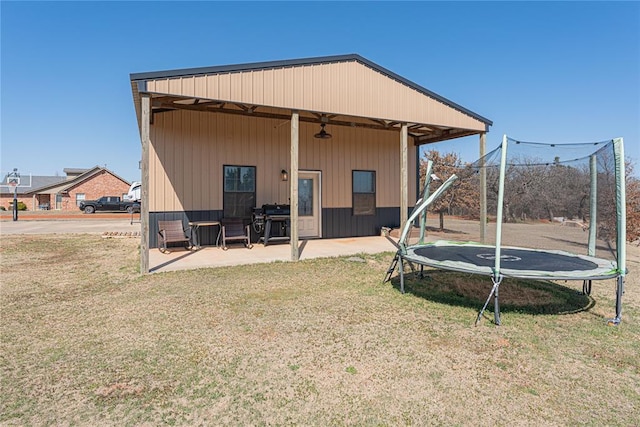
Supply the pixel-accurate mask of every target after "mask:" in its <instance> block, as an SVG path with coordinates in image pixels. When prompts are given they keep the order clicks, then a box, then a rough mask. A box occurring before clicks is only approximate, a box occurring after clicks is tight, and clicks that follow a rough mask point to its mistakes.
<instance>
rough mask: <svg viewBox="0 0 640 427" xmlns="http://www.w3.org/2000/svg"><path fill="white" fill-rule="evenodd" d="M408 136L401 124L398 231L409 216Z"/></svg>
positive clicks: (403, 125) (405, 128) (405, 127)
mask: <svg viewBox="0 0 640 427" xmlns="http://www.w3.org/2000/svg"><path fill="white" fill-rule="evenodd" d="M408 136H409V131H408V127H407V124H406V123H403V124H402V128H401V129H400V229H402V228H403V227H404V224H405V223H406V222H407V218H408V216H409V177H408V170H409V159H408V152H407V145H408V143H407V139H408Z"/></svg>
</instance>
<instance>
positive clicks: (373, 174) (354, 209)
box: [351, 169, 378, 216]
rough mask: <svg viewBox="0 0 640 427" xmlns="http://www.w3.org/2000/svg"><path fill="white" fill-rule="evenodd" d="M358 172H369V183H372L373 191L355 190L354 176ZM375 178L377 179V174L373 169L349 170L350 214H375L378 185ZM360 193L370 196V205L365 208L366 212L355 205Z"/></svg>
mask: <svg viewBox="0 0 640 427" xmlns="http://www.w3.org/2000/svg"><path fill="white" fill-rule="evenodd" d="M358 172H368V173H370V174H371V177H372V182H371V183H372V187H373V191H370V192H363V191H356V188H355V183H356V179H355V177H356V173H358ZM376 180H377V174H376V171H375V170H364V169H353V170H352V171H351V214H352V215H353V216H375V215H376V208H377V204H376V199H377V190H378V185H377V182H376ZM360 195H371V197H372V201H371V203H372V206H370V207H369V208H368V209H367V210H366V212H365V211H362V210H360V209H358V208H357V207H356V198H357V197H358V196H360Z"/></svg>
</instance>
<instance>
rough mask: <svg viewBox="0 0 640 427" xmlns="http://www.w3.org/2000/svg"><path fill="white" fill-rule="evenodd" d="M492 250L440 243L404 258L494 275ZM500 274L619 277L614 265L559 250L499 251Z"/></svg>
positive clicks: (418, 248) (412, 250) (418, 247)
mask: <svg viewBox="0 0 640 427" xmlns="http://www.w3.org/2000/svg"><path fill="white" fill-rule="evenodd" d="M495 250H496V249H495V247H494V246H490V245H482V244H477V243H473V242H466V243H462V242H450V241H446V240H439V241H436V242H432V243H427V244H423V245H414V246H409V247H407V250H406V253H405V254H404V256H403V258H405V259H407V260H410V261H412V262H416V263H418V264H422V265H429V266H431V267H435V268H440V269H445V270H454V271H461V272H467V273H472V274H486V275H493V273H494V271H493V270H494V267H495ZM500 274H501V275H503V276H506V277H518V278H544V279H566V280H587V279H596V280H597V279H607V278H613V277H617V276H619V272H618V270H617V268H616V263H615V262H613V261H609V260H605V259H601V258H595V257H589V256H585V255H576V254H573V253H571V252H565V251H558V250H540V249H528V248H517V247H502V249H501V251H500Z"/></svg>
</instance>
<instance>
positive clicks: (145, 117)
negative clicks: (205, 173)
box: [140, 94, 151, 274]
mask: <svg viewBox="0 0 640 427" xmlns="http://www.w3.org/2000/svg"><path fill="white" fill-rule="evenodd" d="M141 104H142V115H141V120H140V127H141V129H140V142H141V143H142V185H141V188H140V222H141V227H140V273H141V274H147V273H149V145H150V144H151V129H150V127H151V97H150V96H149V95H147V94H143V95H142V97H141Z"/></svg>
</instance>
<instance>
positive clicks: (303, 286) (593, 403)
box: [0, 235, 640, 426]
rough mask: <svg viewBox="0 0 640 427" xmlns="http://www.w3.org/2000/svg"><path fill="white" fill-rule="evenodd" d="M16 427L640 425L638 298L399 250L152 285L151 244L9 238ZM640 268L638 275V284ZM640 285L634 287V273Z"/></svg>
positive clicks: (10, 400) (0, 415)
mask: <svg viewBox="0 0 640 427" xmlns="http://www.w3.org/2000/svg"><path fill="white" fill-rule="evenodd" d="M1 256H2V290H1V294H0V296H1V298H2V319H1V328H2V329H1V338H2V342H1V353H0V356H1V359H0V368H1V370H2V371H1V380H0V381H1V387H2V388H1V390H0V396H1V397H0V407H1V409H0V411H1V412H0V423H1V424H3V425H45V424H56V425H71V424H75V425H159V424H169V425H212V424H215V425H322V426H326V425H424V424H444V425H467V424H477V425H488V424H497V425H577V424H580V425H582V424H586V425H637V424H638V421H639V419H640V418H639V417H638V408H639V407H640V368H639V366H640V361H639V360H638V354H639V353H640V324H639V320H640V289H639V287H638V286H637V284H638V281H637V279H635V278H634V279H633V282H631V281H630V280H629V281H628V285H627V292H626V295H625V299H624V317H623V323H622V324H621V325H620V326H619V327H617V328H615V327H607V326H606V325H605V318H606V317H608V316H611V315H612V314H613V311H614V309H613V305H614V302H613V297H614V289H613V283H611V282H602V283H600V282H596V283H595V284H594V287H593V293H592V296H593V299H589V298H584V297H581V296H580V295H577V294H576V292H575V290H576V289H578V288H580V287H581V284H572V283H568V284H564V283H563V284H558V285H552V284H548V283H547V284H545V283H543V284H540V283H529V284H526V283H511V284H510V283H509V282H505V283H504V284H503V286H502V287H501V291H502V294H501V298H502V303H503V326H501V327H495V326H493V325H492V324H491V322H490V321H489V320H484V321H483V322H482V323H481V325H480V326H478V327H475V328H474V327H473V322H474V320H475V315H476V312H477V310H478V309H479V308H480V306H481V305H482V303H484V299H485V298H486V295H487V293H488V291H489V284H488V283H486V281H482V280H479V279H480V278H479V277H476V276H464V275H453V274H444V273H440V272H433V273H431V274H430V275H429V278H428V279H426V280H422V281H418V280H415V279H410V280H408V282H407V287H408V289H409V290H410V292H409V293H407V294H405V295H402V294H400V293H399V292H398V290H397V288H396V286H397V283H395V281H394V283H393V284H392V285H390V284H388V283H387V284H384V285H383V284H381V279H382V277H383V276H384V272H385V270H386V268H387V266H388V264H389V262H390V260H391V254H384V255H379V256H368V255H367V256H363V258H365V260H366V262H365V263H359V262H350V261H347V260H346V258H338V259H322V260H312V261H305V262H299V263H295V264H294V263H277V264H268V265H253V266H243V267H233V268H218V269H202V270H195V271H187V272H176V273H165V274H154V275H148V276H144V277H141V276H138V274H137V266H138V258H137V241H135V240H133V239H101V238H99V237H96V236H90V235H80V236H73V237H71V236H55V235H51V236H15V237H14V236H11V237H3V238H2V240H1ZM638 267H640V265H639V264H638V262H637V261H634V262H633V263H630V265H629V268H630V270H632V274H634V273H635V272H637V271H638ZM630 277H632V276H630Z"/></svg>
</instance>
